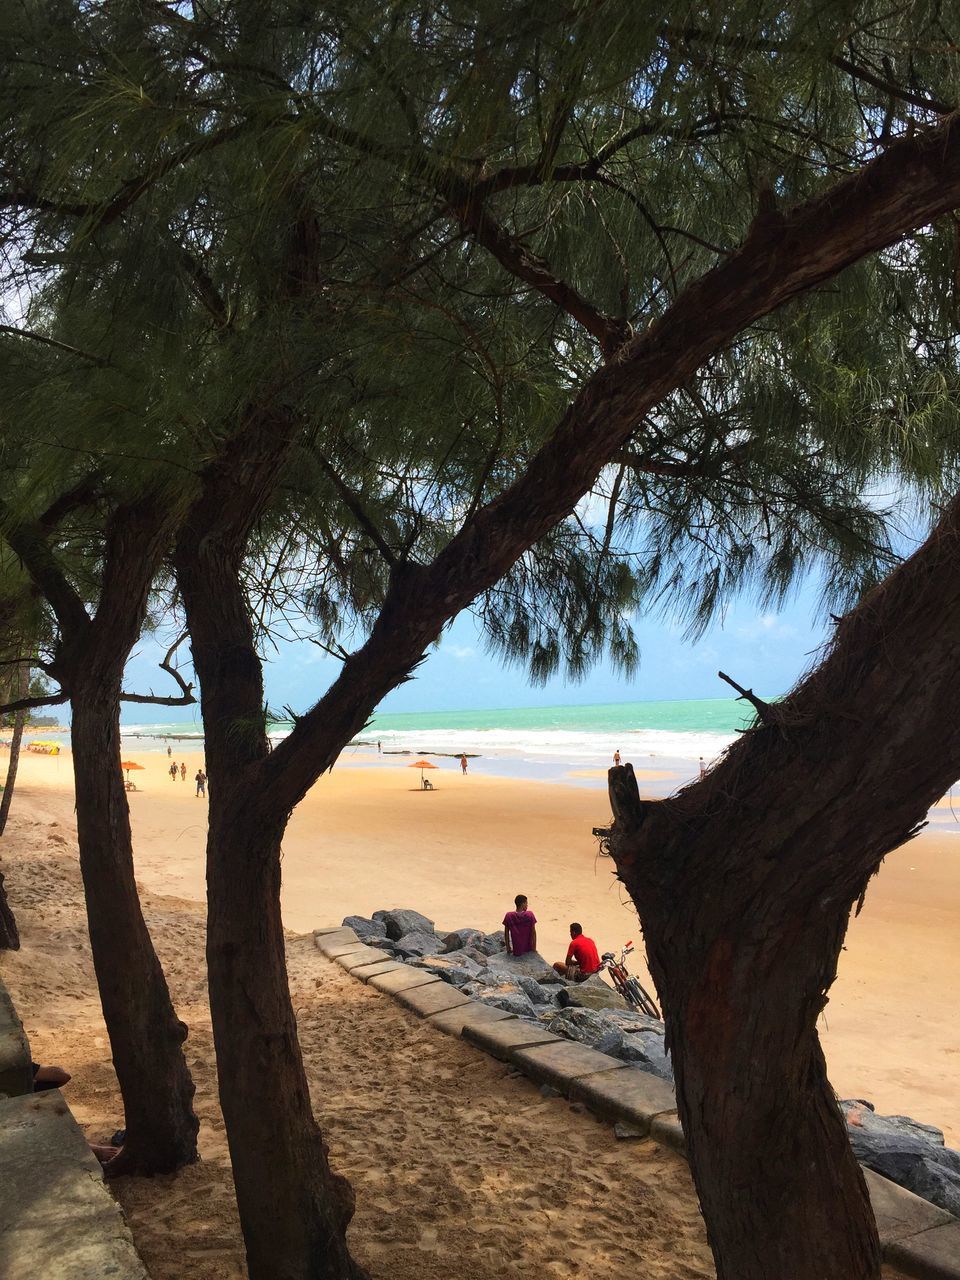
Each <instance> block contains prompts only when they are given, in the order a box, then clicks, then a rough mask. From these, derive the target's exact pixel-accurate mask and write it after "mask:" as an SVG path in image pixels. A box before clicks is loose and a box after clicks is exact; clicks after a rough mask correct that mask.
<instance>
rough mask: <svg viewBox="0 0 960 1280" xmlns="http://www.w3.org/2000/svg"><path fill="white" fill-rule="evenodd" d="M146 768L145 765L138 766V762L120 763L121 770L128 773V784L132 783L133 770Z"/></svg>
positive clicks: (127, 761) (123, 761)
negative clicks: (131, 773) (131, 772)
mask: <svg viewBox="0 0 960 1280" xmlns="http://www.w3.org/2000/svg"><path fill="white" fill-rule="evenodd" d="M144 767H145V766H144V765H142V764H137V762H136V760H121V761H120V768H121V769H126V771H127V781H128V782H129V781H130V770H131V769H143V768H144Z"/></svg>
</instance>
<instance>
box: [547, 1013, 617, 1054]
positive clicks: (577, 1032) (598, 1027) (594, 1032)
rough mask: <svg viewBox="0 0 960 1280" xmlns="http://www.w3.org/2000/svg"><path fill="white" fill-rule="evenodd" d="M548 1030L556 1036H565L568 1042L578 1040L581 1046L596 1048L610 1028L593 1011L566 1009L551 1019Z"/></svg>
mask: <svg viewBox="0 0 960 1280" xmlns="http://www.w3.org/2000/svg"><path fill="white" fill-rule="evenodd" d="M547 1030H548V1031H551V1032H552V1033H553V1034H554V1035H555V1036H564V1037H565V1038H566V1039H567V1040H576V1041H578V1043H580V1044H586V1045H589V1046H590V1047H591V1048H596V1046H597V1045H598V1044H599V1043H600V1041H601V1040H602V1039H603V1037H604V1036H605V1035H608V1034H609V1032H610V1028H609V1027H606V1026H605V1025H604V1023H603V1022H602V1021H601V1018H600V1015H599V1014H598V1013H597V1012H595V1011H594V1010H593V1009H576V1008H564V1009H560V1010H558V1012H557V1013H555V1014H554V1015H553V1017H551V1018H550V1020H549V1021H548V1023H547Z"/></svg>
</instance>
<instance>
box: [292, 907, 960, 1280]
mask: <svg viewBox="0 0 960 1280" xmlns="http://www.w3.org/2000/svg"><path fill="white" fill-rule="evenodd" d="M313 937H314V942H315V943H316V945H317V947H318V949H319V950H320V952H321V953H322V954H323V955H324V956H326V957H327V959H328V960H334V961H336V963H337V964H339V965H341V966H342V968H344V969H346V970H347V971H348V972H349V973H351V974H352V975H353V977H355V978H359V979H360V981H361V982H366V983H369V985H370V986H371V987H374V988H375V989H376V990H378V991H381V992H382V993H383V994H384V995H390V996H393V997H394V998H395V999H396V1000H398V1001H399V1002H400V1003H401V1004H403V1005H404V1006H405V1007H406V1008H408V1009H410V1010H412V1011H413V1012H414V1013H416V1014H417V1015H418V1016H419V1017H421V1018H425V1019H426V1020H427V1022H429V1023H430V1024H431V1025H432V1026H434V1027H436V1028H437V1029H438V1030H439V1031H443V1032H446V1033H447V1034H448V1035H454V1036H462V1037H463V1039H464V1040H467V1041H468V1042H469V1043H470V1044H473V1045H476V1047H477V1048H479V1049H483V1050H484V1051H485V1052H487V1053H489V1054H491V1055H492V1056H493V1057H495V1058H498V1059H499V1060H500V1061H501V1062H508V1063H510V1065H511V1066H514V1067H516V1068H517V1070H519V1071H522V1072H523V1073H524V1074H525V1075H527V1076H530V1078H531V1079H533V1080H536V1081H537V1082H538V1083H540V1084H548V1085H551V1086H552V1087H553V1088H554V1089H557V1090H558V1091H559V1092H560V1093H562V1094H563V1095H564V1096H566V1097H567V1098H569V1099H570V1100H571V1101H574V1102H582V1103H583V1104H584V1105H585V1106H587V1107H589V1109H590V1110H591V1111H593V1112H595V1113H596V1114H597V1115H599V1116H601V1117H602V1118H603V1119H605V1120H610V1121H613V1122H622V1123H626V1124H629V1125H630V1126H632V1128H633V1129H634V1130H635V1131H636V1132H637V1134H638V1136H640V1137H646V1136H649V1137H651V1138H654V1139H656V1140H657V1141H658V1142H661V1143H663V1144H664V1145H666V1146H670V1147H673V1148H675V1149H676V1150H678V1151H680V1152H681V1153H682V1152H684V1150H685V1147H684V1138H683V1130H682V1128H681V1127H680V1120H679V1117H678V1115H677V1111H676V1100H675V1098H674V1093H673V1089H672V1088H671V1087H670V1085H669V1084H668V1083H667V1082H666V1081H665V1080H662V1079H660V1077H658V1076H655V1075H652V1074H651V1073H649V1072H645V1071H638V1070H635V1069H631V1068H628V1067H626V1066H625V1064H624V1063H622V1062H620V1061H619V1060H618V1059H616V1058H611V1057H609V1056H608V1055H607V1054H605V1053H599V1052H598V1051H597V1050H596V1049H591V1048H589V1047H588V1046H586V1045H583V1044H579V1043H577V1042H576V1041H571V1040H565V1039H563V1038H562V1037H560V1036H555V1035H553V1034H552V1033H551V1032H549V1031H545V1030H540V1029H539V1028H537V1027H536V1026H534V1025H533V1024H531V1023H529V1022H525V1021H523V1020H521V1019H520V1018H517V1017H515V1016H514V1015H513V1014H510V1013H506V1012H505V1011H504V1010H502V1009H497V1008H493V1007H491V1006H489V1005H484V1004H482V1003H481V1002H479V1001H477V1000H472V999H471V998H470V997H469V996H465V995H464V994H463V992H462V991H459V990H457V988H456V987H454V986H453V985H452V984H450V983H448V982H444V981H443V980H442V979H441V978H438V977H437V976H436V975H435V974H432V973H429V972H427V971H426V970H422V969H415V968H411V967H410V966H409V965H406V964H402V963H400V962H398V961H396V960H394V959H393V958H392V957H391V956H389V955H388V954H387V953H386V952H385V951H381V950H379V948H377V947H371V946H368V945H367V944H366V943H363V942H361V941H360V939H359V938H358V937H357V935H356V933H355V932H354V931H353V929H350V928H345V927H343V926H339V927H338V926H333V927H331V928H328V929H315V930H314V934H313ZM864 1175H865V1177H866V1180H867V1189H868V1190H869V1192H870V1201H871V1204H872V1205H873V1211H874V1215H875V1217H876V1220H877V1228H878V1230H879V1233H880V1244H881V1248H882V1251H883V1257H884V1260H885V1261H887V1262H890V1263H892V1264H893V1265H895V1266H897V1267H899V1268H900V1270H901V1271H904V1272H906V1273H907V1274H908V1275H911V1276H916V1277H918V1278H919V1280H960V1219H957V1218H955V1217H953V1215H952V1214H950V1213H947V1211H946V1210H945V1209H939V1208H937V1206H936V1205H932V1204H930V1203H929V1202H928V1201H926V1200H922V1199H921V1198H920V1197H919V1196H915V1195H914V1194H913V1192H912V1191H907V1190H905V1189H904V1188H903V1187H898V1186H897V1185H896V1183H894V1182H890V1181H889V1179H887V1178H883V1177H881V1176H880V1175H879V1174H877V1173H874V1172H873V1171H872V1170H870V1169H864Z"/></svg>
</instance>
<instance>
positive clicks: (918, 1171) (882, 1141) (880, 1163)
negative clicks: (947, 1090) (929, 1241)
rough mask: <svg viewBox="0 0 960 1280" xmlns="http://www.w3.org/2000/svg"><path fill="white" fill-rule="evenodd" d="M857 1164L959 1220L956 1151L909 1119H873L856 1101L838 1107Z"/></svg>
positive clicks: (870, 1110)
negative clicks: (844, 1119)
mask: <svg viewBox="0 0 960 1280" xmlns="http://www.w3.org/2000/svg"><path fill="white" fill-rule="evenodd" d="M840 1107H841V1109H842V1111H843V1113H844V1115H845V1117H846V1121H847V1133H848V1134H849V1137H850V1145H851V1146H852V1147H853V1151H854V1154H855V1155H856V1157H857V1159H858V1160H859V1161H860V1162H861V1163H862V1164H865V1165H866V1166H867V1168H868V1169H873V1171H874V1172H875V1173H879V1174H882V1175H883V1176H884V1177H885V1178H889V1179H890V1181H891V1182H896V1183H897V1184H898V1185H899V1186H901V1187H906V1189H907V1190H908V1191H912V1192H913V1193H914V1194H915V1195H918V1196H923V1198H924V1199H925V1200H929V1201H930V1202H931V1203H932V1204H935V1205H938V1206H939V1207H940V1208H941V1209H946V1210H947V1212H948V1213H953V1214H958V1215H960V1151H954V1150H952V1149H951V1148H949V1147H945V1146H944V1142H943V1133H942V1132H941V1131H940V1130H939V1129H935V1128H934V1127H933V1125H928V1124H921V1123H920V1122H919V1121H918V1120H913V1119H911V1117H910V1116H878V1115H877V1114H876V1112H875V1111H874V1109H873V1106H872V1104H871V1103H869V1102H864V1101H863V1100H861V1099H855V1100H848V1101H845V1102H841V1103H840Z"/></svg>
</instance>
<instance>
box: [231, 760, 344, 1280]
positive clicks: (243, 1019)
mask: <svg viewBox="0 0 960 1280" xmlns="http://www.w3.org/2000/svg"><path fill="white" fill-rule="evenodd" d="M208 751H209V739H208ZM208 763H209V767H210V808H211V813H210V837H209V844H208V862H207V887H208V895H209V918H208V937H207V968H208V975H209V984H210V1010H211V1014H212V1017H213V1026H214V1036H215V1042H216V1050H217V1072H218V1076H219V1082H220V1105H221V1108H222V1110H223V1117H224V1121H225V1123H226V1128H227V1136H228V1139H229V1144H230V1159H231V1162H232V1165H233V1178H234V1184H235V1186H236V1192H237V1204H238V1206H239V1210H240V1220H241V1223H242V1226H243V1234H244V1240H245V1242H246V1252H247V1267H248V1271H249V1274H250V1277H251V1280H307V1278H308V1277H309V1278H310V1280H346V1278H348V1277H360V1276H362V1275H363V1272H362V1271H361V1269H360V1268H359V1267H357V1266H356V1264H355V1263H354V1262H353V1260H352V1259H351V1257H350V1254H349V1252H348V1249H347V1244H346V1229H347V1226H348V1224H349V1222H350V1219H351V1218H352V1217H353V1210H354V1198H353V1192H352V1189H351V1188H350V1185H349V1183H348V1182H347V1181H346V1180H345V1179H344V1178H341V1177H339V1176H338V1175H336V1174H334V1173H333V1172H332V1171H331V1169H330V1166H329V1163H328V1159H327V1149H326V1147H325V1145H324V1142H323V1138H322V1136H321V1133H320V1130H319V1128H318V1126H317V1123H316V1121H315V1120H314V1118H313V1113H312V1111H311V1108H310V1095H309V1091H308V1087H307V1080H306V1074H305V1072H304V1066H303V1060H302V1057H301V1053H300V1044H299V1040H298V1037H297V1026H296V1018H295V1015H294V1011H293V1006H292V1004H291V1001H290V993H289V987H288V983H287V974H286V958H285V951H284V942H283V925H282V922H281V919H280V840H281V837H282V834H283V828H284V827H285V826H286V815H284V816H283V817H282V819H281V820H280V821H278V820H277V816H276V814H273V813H270V812H268V811H265V807H264V806H261V805H260V804H259V803H258V797H257V795H256V794H252V795H251V794H250V791H249V789H248V787H247V786H246V782H245V778H244V774H243V772H242V771H241V772H238V773H235V774H234V775H233V777H232V778H231V777H230V773H231V770H230V769H229V767H228V768H227V770H226V771H225V770H224V768H223V765H224V763H225V762H224V761H223V759H222V758H221V759H219V760H217V762H216V763H214V761H213V760H212V759H210V758H209V756H208Z"/></svg>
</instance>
